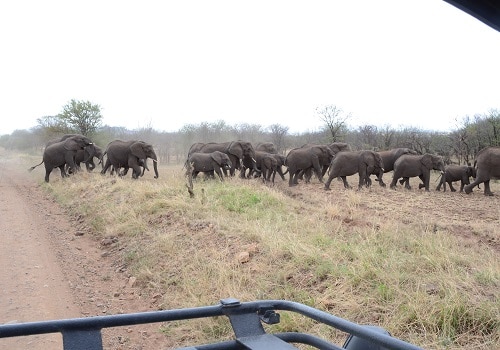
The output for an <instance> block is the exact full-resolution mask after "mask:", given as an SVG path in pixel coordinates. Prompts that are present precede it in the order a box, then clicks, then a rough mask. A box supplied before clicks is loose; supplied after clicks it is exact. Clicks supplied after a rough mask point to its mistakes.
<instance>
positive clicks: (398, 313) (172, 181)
mask: <svg viewBox="0 0 500 350" xmlns="http://www.w3.org/2000/svg"><path fill="white" fill-rule="evenodd" d="M41 180H43V179H42V178H41ZM351 182H352V183H353V184H355V183H356V179H353V180H351ZM386 182H388V181H386ZM40 183H41V185H42V186H43V188H44V189H45V190H46V191H48V192H50V193H51V194H52V195H53V196H54V197H55V198H56V199H57V201H58V202H59V203H60V204H61V205H62V206H63V207H65V208H67V209H68V211H69V213H71V214H73V215H75V216H78V217H80V219H81V220H82V221H83V222H84V223H85V224H86V225H87V226H88V227H89V228H90V229H91V234H92V235H93V236H94V237H95V239H96V240H97V241H102V240H103V239H107V240H108V242H111V243H110V244H111V246H112V247H113V248H114V249H113V252H114V253H113V256H112V258H114V259H119V260H121V261H122V262H123V264H125V265H126V266H127V270H128V271H129V272H130V273H131V274H132V275H133V276H134V277H135V278H136V279H137V283H138V285H139V286H140V287H141V288H143V290H144V293H150V294H151V295H157V296H159V298H158V308H159V309H170V308H179V307H191V306H201V305H212V304H215V303H217V302H218V300H219V299H221V298H226V297H235V298H238V299H240V300H242V301H248V300H255V299H287V300H292V301H296V302H300V303H305V304H307V305H311V306H313V307H316V308H319V309H321V310H325V311H328V312H330V313H332V314H335V315H337V316H340V317H343V318H346V319H349V320H351V321H354V322H358V323H362V324H376V325H380V326H382V327H384V328H386V329H387V330H389V331H390V332H391V334H393V335H394V336H396V337H399V338H401V339H404V340H406V341H409V342H412V343H415V344H417V345H419V346H422V347H424V348H427V349H460V348H464V347H467V348H471V349H493V348H498V347H500V340H499V337H500V333H499V325H500V304H499V292H498V290H499V287H500V259H499V256H500V255H499V250H498V240H499V232H498V231H497V230H498V227H500V225H499V224H500V206H499V200H498V197H496V198H493V199H492V198H486V197H484V196H482V195H480V194H479V193H474V195H473V196H472V197H467V196H463V195H460V194H458V193H449V192H447V193H442V192H435V191H431V192H430V193H425V192H423V191H418V190H411V191H406V190H403V189H398V190H397V191H393V190H389V189H384V188H380V187H378V186H374V187H373V188H372V189H371V190H363V191H354V190H344V189H343V188H342V187H341V185H340V184H336V183H335V184H332V191H330V192H325V191H324V190H323V189H322V187H321V184H319V183H318V182H317V181H316V180H313V183H311V184H301V185H299V186H297V187H294V188H289V187H288V185H287V183H286V182H283V183H282V182H281V180H277V184H276V185H275V186H273V187H271V186H266V185H263V184H262V183H261V182H260V181H258V180H241V179H238V178H233V179H229V180H228V181H225V182H224V183H220V182H219V181H203V180H199V181H196V182H195V184H194V192H195V197H194V198H190V197H189V194H188V191H187V189H186V187H185V183H186V180H185V178H184V175H183V170H182V169H181V167H180V166H168V167H161V168H160V178H159V179H157V180H154V179H153V178H152V175H151V174H146V175H145V177H143V178H141V179H139V180H132V179H130V178H123V179H122V178H116V177H109V176H100V175H98V174H87V173H80V174H78V175H77V176H74V177H71V178H69V179H65V180H64V181H62V180H61V179H60V177H58V174H57V173H56V172H54V173H53V174H52V176H51V182H50V183H49V184H45V183H42V181H41V182H40ZM495 186H496V185H495ZM414 187H417V186H414ZM493 190H495V188H493ZM497 192H498V193H497V195H500V191H497ZM482 206H484V207H482ZM471 207H473V208H475V211H472V212H470V210H469V209H470V208H471ZM481 213H483V214H481ZM488 242H489V243H488ZM492 242H493V243H492ZM273 327H274V328H275V329H279V330H288V331H294V330H301V331H306V332H312V333H315V334H319V335H322V336H325V337H327V338H329V339H333V340H335V341H336V342H338V343H339V342H341V341H342V340H343V339H344V334H340V333H339V332H334V331H332V330H330V329H328V328H326V327H321V326H318V325H316V324H315V323H314V322H311V321H306V320H304V319H302V318H301V317H299V316H293V315H288V314H286V313H284V314H282V322H281V323H280V324H279V325H276V326H273ZM161 331H162V332H164V333H165V334H168V335H169V336H170V337H178V339H181V341H180V343H179V346H183V345H188V344H195V343H201V342H206V341H210V340H214V339H220V338H221V337H223V338H224V337H230V336H231V335H232V333H231V329H230V328H229V325H228V324H227V323H226V322H225V320H222V319H221V320H219V319H215V320H211V321H209V322H206V321H203V322H202V321H199V322H198V321H190V322H189V323H186V322H178V323H174V324H169V325H162V326H161Z"/></svg>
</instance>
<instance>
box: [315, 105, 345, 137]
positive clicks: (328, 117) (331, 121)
mask: <svg viewBox="0 0 500 350" xmlns="http://www.w3.org/2000/svg"><path fill="white" fill-rule="evenodd" d="M316 113H317V114H318V115H319V118H320V119H321V121H323V122H324V123H325V125H326V127H327V128H328V130H329V131H330V133H331V136H332V141H333V142H337V141H342V134H343V133H345V132H346V130H347V120H349V119H350V118H351V115H350V114H344V112H343V111H342V109H340V108H339V107H337V106H335V105H327V106H323V107H317V108H316Z"/></svg>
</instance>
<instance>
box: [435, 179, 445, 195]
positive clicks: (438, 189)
mask: <svg viewBox="0 0 500 350" xmlns="http://www.w3.org/2000/svg"><path fill="white" fill-rule="evenodd" d="M441 185H443V191H444V192H446V183H443V177H441V178H440V179H439V183H438V185H437V186H436V191H441Z"/></svg>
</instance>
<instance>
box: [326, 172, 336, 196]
mask: <svg viewBox="0 0 500 350" xmlns="http://www.w3.org/2000/svg"><path fill="white" fill-rule="evenodd" d="M336 177H337V175H336V174H334V173H333V172H330V175H329V176H328V179H327V180H326V182H325V190H326V191H329V190H330V184H331V183H332V181H333V179H334V178H336Z"/></svg>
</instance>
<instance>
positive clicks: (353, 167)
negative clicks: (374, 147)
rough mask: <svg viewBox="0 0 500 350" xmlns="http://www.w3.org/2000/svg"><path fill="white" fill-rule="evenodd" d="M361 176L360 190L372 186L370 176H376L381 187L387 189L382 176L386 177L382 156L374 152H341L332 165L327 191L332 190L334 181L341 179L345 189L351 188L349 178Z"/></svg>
mask: <svg viewBox="0 0 500 350" xmlns="http://www.w3.org/2000/svg"><path fill="white" fill-rule="evenodd" d="M356 173H357V174H358V175H359V182H358V189H361V188H362V187H363V186H365V185H366V186H370V185H371V180H370V175H376V176H377V180H378V182H379V184H380V186H382V187H385V184H384V181H383V180H382V176H383V175H384V163H383V161H382V157H381V156H380V154H378V153H377V152H374V151H369V150H365V151H344V152H339V153H338V154H336V155H335V157H334V158H333V160H332V162H331V164H330V175H329V177H328V180H327V181H326V182H325V190H329V189H330V184H331V182H332V180H333V179H335V178H337V177H340V178H341V179H342V181H343V182H344V187H345V188H350V186H349V184H348V183H347V179H346V177H347V176H351V175H354V174H356Z"/></svg>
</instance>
